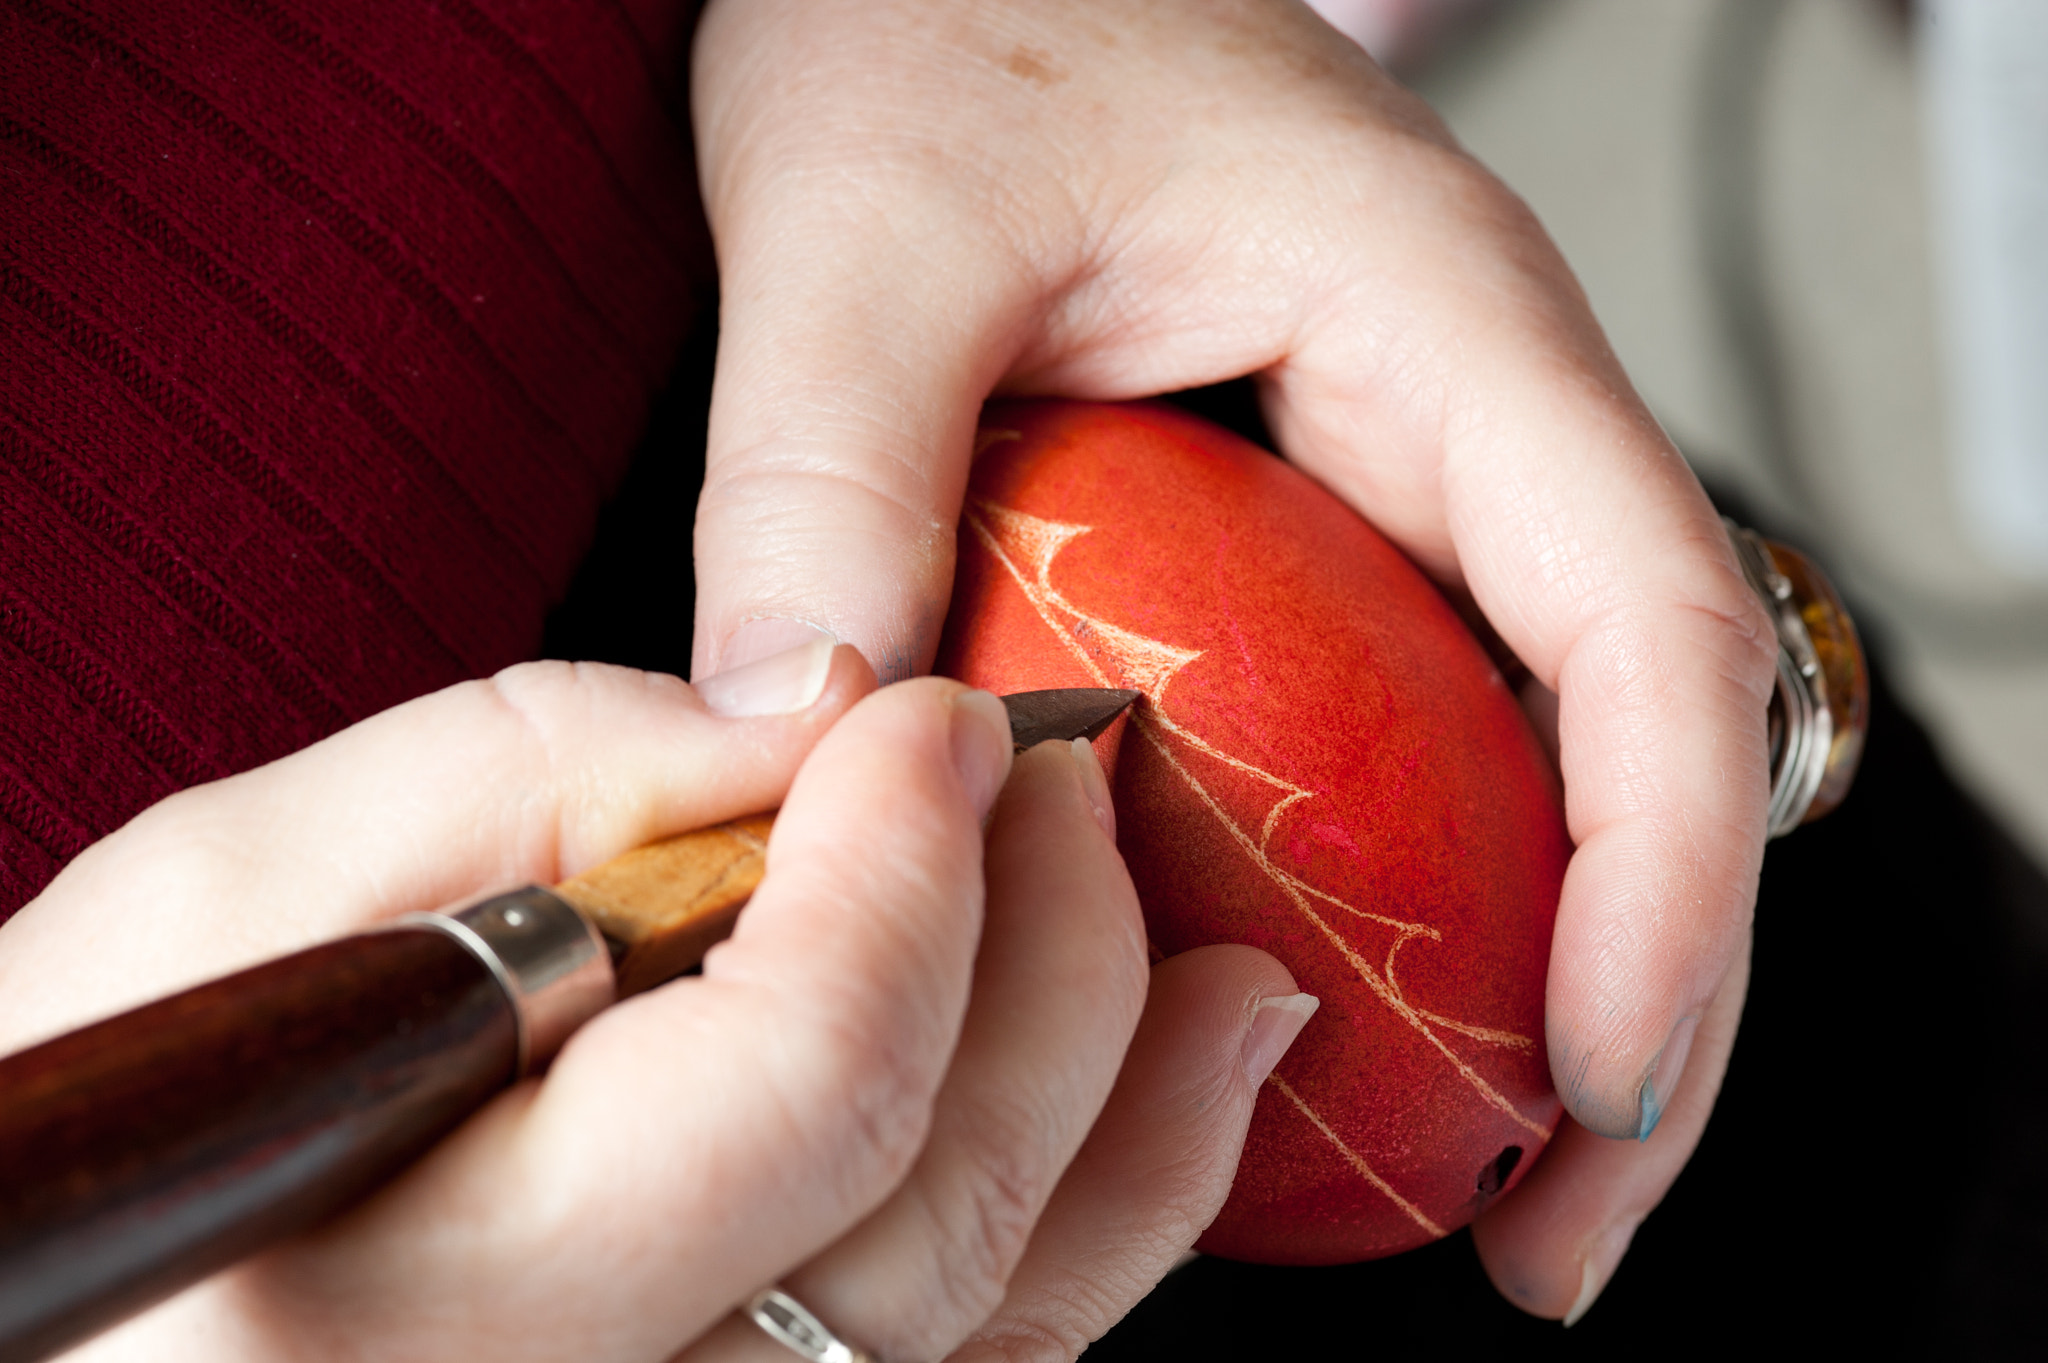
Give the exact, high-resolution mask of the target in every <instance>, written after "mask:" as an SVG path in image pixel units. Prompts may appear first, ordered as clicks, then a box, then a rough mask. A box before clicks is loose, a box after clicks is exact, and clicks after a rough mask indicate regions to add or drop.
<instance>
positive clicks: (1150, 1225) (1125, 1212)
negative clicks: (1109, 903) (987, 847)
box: [954, 946, 1316, 1363]
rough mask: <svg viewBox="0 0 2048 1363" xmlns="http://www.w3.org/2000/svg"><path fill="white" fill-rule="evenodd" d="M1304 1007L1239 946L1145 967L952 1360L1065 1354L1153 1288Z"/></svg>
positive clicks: (1233, 1160) (1219, 1186)
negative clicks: (1018, 1260) (1016, 1261)
mask: <svg viewBox="0 0 2048 1363" xmlns="http://www.w3.org/2000/svg"><path fill="white" fill-rule="evenodd" d="M1315 1003H1316V1000H1315V999H1314V998H1313V997H1312V996H1310V995H1307V994H1302V993H1298V992H1297V990H1296V986H1295V983H1294V980H1293V977H1292V976H1290V975H1289V974H1288V973H1287V970H1286V968H1285V967H1283V966H1282V965H1281V964H1280V963H1279V962H1278V961H1276V960H1274V959H1273V958H1272V957H1271V956H1268V955H1266V953H1264V952H1262V951H1256V950H1254V949H1252V948H1250V947H1234V946H1215V947H1202V948H1199V949H1197V950H1194V951H1190V952H1185V953H1183V954H1182V955H1179V956H1175V957H1173V958H1171V959H1170V960H1166V961H1162V962H1161V963H1160V964H1159V965H1157V966H1155V967H1154V968H1153V971H1152V989H1151V993H1150V996H1149V997H1148V998H1147V999H1146V1001H1145V1015H1144V1019H1143V1020H1142V1021H1141V1022H1140V1023H1139V1025H1138V1032H1137V1036H1136V1038H1135V1040H1134V1041H1133V1042H1132V1044H1131V1049H1130V1054H1129V1056H1128V1057H1127V1058H1126V1059H1125V1061H1124V1068H1123V1073H1122V1075H1121V1076H1120V1077H1119V1078H1118V1080H1117V1085H1116V1089H1115V1092H1114V1093H1112V1094H1111V1096H1110V1099H1109V1103H1108V1105H1107V1106H1106V1107H1105V1108H1104V1110H1103V1113H1102V1116H1101V1118H1100V1120H1098V1121H1097V1122H1096V1124H1095V1129H1094V1131H1093V1132H1092V1133H1090V1135H1089V1137H1088V1142H1087V1144H1086V1145H1085V1146H1083V1147H1082V1149H1081V1153H1080V1155H1079V1156H1078V1157H1077V1158H1076V1159H1075V1161H1074V1164H1073V1167H1072V1168H1071V1169H1069V1170H1068V1171H1067V1176H1066V1178H1065V1179H1063V1180H1061V1182H1060V1186H1059V1191H1058V1192H1057V1193H1055V1194H1054V1196H1053V1200H1052V1203H1051V1205H1050V1206H1048V1207H1047V1208H1046V1211H1045V1215H1044V1216H1043V1217H1041V1218H1040V1220H1039V1223H1038V1229H1037V1232H1036V1233H1035V1234H1034V1235H1033V1236H1032V1239H1031V1247H1030V1249H1029V1250H1028V1251H1027V1252H1026V1254H1025V1257H1024V1261H1023V1263H1022V1264H1021V1265H1020V1266H1019V1268H1018V1270H1017V1273H1016V1276H1015V1277H1014V1278H1012V1279H1011V1282H1010V1290H1009V1292H1008V1294H1007V1295H1006V1296H1005V1297H1004V1299H1003V1303H1002V1306H1001V1307H1000V1308H999V1309H998V1310H997V1311H996V1312H995V1314H994V1315H993V1316H992V1317H991V1318H990V1319H989V1321H988V1323H987V1324H985V1325H983V1326H982V1327H981V1328H980V1329H979V1330H977V1331H975V1333H974V1336H973V1338H972V1339H970V1340H969V1341H968V1342H967V1344H966V1345H965V1346H964V1347H963V1348H961V1349H960V1350H959V1351H958V1352H957V1353H956V1354H955V1355H954V1358H955V1359H956V1360H960V1363H969V1361H974V1363H979V1360H1005V1359H1007V1360H1012V1361H1013V1363H1015V1361H1016V1360H1023V1359H1041V1358H1060V1359H1069V1358H1073V1357H1075V1356H1076V1355H1078V1354H1079V1353H1080V1352H1081V1351H1082V1350H1083V1349H1085V1348H1086V1347H1087V1346H1088V1345H1089V1344H1090V1343H1091V1342H1093V1341H1094V1340H1096V1339H1098V1338H1100V1337H1101V1336H1102V1335H1103V1334H1104V1333H1105V1332H1106V1331H1107V1330H1108V1329H1109V1327H1110V1326H1111V1325H1114V1324H1115V1323H1116V1322H1117V1321H1119V1320H1121V1319H1122V1318H1123V1316H1124V1314H1125V1313H1126V1312H1128V1311H1129V1310H1130V1309H1131V1308H1132V1307H1133V1306H1135V1305H1136V1304H1137V1302H1138V1300H1139V1298H1141V1297H1143V1296H1144V1295H1145V1294H1146V1293H1147V1292H1149V1291H1151V1290H1152V1288H1153V1286H1154V1285H1156V1284H1157V1283H1158V1282H1159V1280H1160V1279H1161V1278H1163V1277H1165V1276H1166V1273H1167V1270H1169V1269H1170V1268H1172V1267H1173V1265H1174V1264H1175V1263H1176V1262H1178V1260H1179V1259H1180V1256H1181V1255H1182V1254H1184V1253H1185V1252H1186V1251H1187V1249H1188V1247H1189V1246H1190V1245H1192V1244H1194V1242H1195V1239H1196V1237H1198V1236H1199V1235H1200V1234H1201V1233H1202V1232H1203V1231H1204V1230H1205V1229H1207V1228H1208V1225H1209V1223H1210V1222H1211V1221H1213V1220H1215V1218H1216V1213H1217V1212H1218V1211H1220V1210H1221V1209H1222V1207H1223V1201H1224V1199H1225V1198H1226V1197H1227V1196H1229V1193H1230V1183H1231V1179H1232V1177H1233V1176H1234V1175H1235V1174H1236V1172H1237V1160H1238V1155H1239V1153H1240V1152H1241V1151H1242V1149H1243V1147H1244V1137H1245V1131H1246V1129H1247V1128H1248V1127H1249V1126H1250V1123H1251V1116H1252V1107H1253V1104H1254V1102H1255V1101H1256V1099H1257V1096H1258V1092H1259V1087H1260V1085H1261V1084H1262V1083H1264V1081H1265V1077H1266V1075H1267V1074H1268V1073H1270V1072H1271V1071H1272V1068H1273V1066H1274V1064H1275V1063H1276V1062H1277V1061H1278V1060H1279V1059H1280V1057H1281V1056H1282V1055H1283V1054H1284V1053H1285V1052H1286V1049H1287V1047H1288V1046H1289V1045H1290V1044H1291V1043H1292V1042H1293V1040H1294V1038H1295V1037H1296V1036H1297V1035H1299V1033H1300V1031H1301V1028H1302V1026H1303V1024H1305V1023H1306V1022H1307V1021H1308V1020H1309V1018H1310V1016H1311V1015H1312V1014H1313V1011H1314V1008H1315Z"/></svg>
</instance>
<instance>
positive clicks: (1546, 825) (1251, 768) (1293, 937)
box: [938, 402, 1571, 1264]
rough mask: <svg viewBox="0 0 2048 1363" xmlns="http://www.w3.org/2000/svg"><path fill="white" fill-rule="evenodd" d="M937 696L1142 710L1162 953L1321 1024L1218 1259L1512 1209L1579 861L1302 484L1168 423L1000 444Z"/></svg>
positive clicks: (1016, 428)
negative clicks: (1567, 871)
mask: <svg viewBox="0 0 2048 1363" xmlns="http://www.w3.org/2000/svg"><path fill="white" fill-rule="evenodd" d="M976 443H977V447H978V451H979V453H978V455H977V458H976V461H975V465H974V472H973V478H972V482H971V485H970V487H969V492H968V498H967V505H966V509H965V512H964V514H963V516H962V520H961V528H960V558H959V567H958V570H957V576H956V578H955V586H954V592H953V606H952V611H951V614H950V615H949V616H948V618H947V623H946V636H945V640H944V642H943V644H942V646H941V649H940V657H939V663H938V670H939V671H940V672H942V673H945V674H947V675H950V676H954V677H958V678H961V679H962V680H965V681H968V682H970V683H972V684H974V685H977V686H983V687H987V688H989V689H990V690H994V691H1026V690H1034V689H1038V688H1043V687H1060V686H1128V687H1135V688H1137V689H1138V690H1140V691H1143V692H1144V694H1145V699H1144V700H1143V701H1141V702H1140V703H1139V706H1138V707H1137V708H1136V709H1135V710H1134V711H1133V712H1132V717H1131V719H1130V721H1129V723H1128V725H1119V728H1118V730H1113V731H1112V733H1111V734H1110V735H1109V736H1107V738H1106V740H1105V743H1107V744H1113V751H1112V752H1110V753H1108V754H1106V755H1109V756H1112V757H1113V758H1114V761H1115V767H1114V771H1115V774H1114V778H1113V779H1114V785H1115V795H1116V804H1117V817H1118V839H1117V840H1118V844H1119V846H1120V847H1121V848H1122V851H1123V854H1124V858H1125V860H1126V861H1127V862H1128V863H1129V864H1130V868H1131V875H1132V877H1133V879H1134V880H1135V881H1136V883H1137V887H1138V893H1139V896H1140V898H1141V899H1142V900H1143V903H1144V910H1145V923H1146V928H1147V930H1148V931H1149V933H1150V934H1151V938H1152V943H1153V945H1154V947H1155V948H1156V949H1157V950H1158V951H1159V952H1162V953H1165V954H1167V955H1171V954H1173V953H1175V952H1180V951H1185V950H1187V949H1189V948H1191V947H1196V946H1201V945H1204V944H1207V943H1212V942H1240V943H1247V944H1249V945H1252V946H1256V947H1261V948H1264V949H1265V950H1267V951H1270V952H1272V953H1273V954H1274V955H1275V956H1277V957H1279V958H1280V959H1281V960H1282V961H1284V962H1285V963H1286V964H1287V966H1288V968H1289V969H1291V970H1292V971H1293V972H1294V976H1295V978H1296V979H1297V980H1298V981H1300V983H1301V987H1302V988H1303V989H1305V990H1307V991H1308V992H1310V993H1312V994H1315V995H1317V996H1318V997H1320V998H1321V999H1322V1008H1321V1009H1320V1011H1318V1012H1317V1013H1316V1015H1315V1017H1314V1018H1313V1019H1311V1020H1310V1022H1309V1024H1308V1027H1307V1028H1306V1029H1305V1030H1304V1031H1303V1033H1302V1035H1301V1036H1300V1038H1299V1039H1298V1040H1297V1041H1296V1042H1295V1043H1294V1046H1293V1047H1292V1049H1290V1050H1289V1051H1288V1053H1287V1055H1286V1056H1285V1057H1284V1058H1283V1059H1282V1060H1281V1062H1280V1065H1279V1067H1278V1068H1277V1069H1276V1070H1275V1071H1274V1073H1273V1076H1272V1077H1271V1078H1270V1079H1269V1080H1268V1081H1267V1083H1266V1086H1265V1088H1264V1089H1263V1090H1262V1091H1261V1093H1260V1096H1259V1100H1258V1106H1257V1109H1256V1111H1255V1114H1254V1117H1253V1120H1252V1128H1251V1135H1250V1138H1249V1140H1248V1141H1247V1143H1246V1146H1245V1152H1244V1158H1243V1161H1242V1162H1241V1163H1240V1164H1239V1166H1238V1171H1237V1181H1236V1184H1235V1186H1234V1187H1233V1189H1232V1191H1231V1195H1230V1200H1229V1203H1228V1204H1227V1205H1226V1206H1225V1207H1224V1209H1223V1212H1222V1215H1221V1216H1219V1217H1218V1218H1217V1220H1216V1222H1215V1224H1214V1225H1212V1226H1211V1227H1210V1228H1209V1231H1208V1233H1207V1234H1206V1235H1205V1236H1204V1237H1203V1239H1202V1241H1201V1246H1200V1247H1201V1248H1202V1249H1204V1250H1206V1251H1208V1252H1211V1253H1215V1254H1222V1255H1227V1256H1229V1257H1231V1258H1237V1259H1250V1260H1255V1261H1259V1262H1264V1263H1285V1264H1324V1263H1342V1262H1349V1261H1352V1260H1357V1259H1368V1258H1374V1257H1378V1256H1380V1255H1386V1254H1394V1253H1398V1252H1399V1251H1401V1250H1404V1249H1410V1248H1413V1247H1415V1246H1417V1245H1420V1244H1423V1243H1425V1242H1427V1241H1429V1240H1433V1239H1436V1238H1438V1237H1440V1236H1442V1235H1445V1234H1447V1233H1449V1232H1450V1231H1452V1230H1455V1229H1456V1228H1457V1227H1459V1226H1461V1225H1464V1224H1465V1223H1466V1222H1468V1221H1470V1220H1471V1219H1472V1218H1473V1216H1475V1215H1476V1214H1477V1213H1478V1212H1479V1210H1480V1209H1481V1208H1482V1207H1484V1206H1485V1205H1486V1203H1487V1202H1488V1201H1489V1200H1490V1199H1492V1198H1493V1197H1496V1196H1498V1195H1499V1194H1500V1193H1501V1192H1503V1191H1505V1190H1506V1189H1507V1188H1509V1187H1511V1186H1513V1185H1514V1183H1516V1182H1517V1181H1518V1180H1519V1179H1520V1178H1521V1177H1522V1176H1523V1175H1524V1174H1525V1173H1526V1172H1527V1171H1528V1169H1529V1167H1530V1165H1531V1163H1532V1162H1533V1161H1534V1159H1535V1156H1536V1155H1537V1153H1538V1152H1539V1151H1540V1150H1541V1149H1542V1148H1543V1145H1544V1143H1545V1142H1546V1141H1548V1140H1549V1138H1550V1134H1551V1132H1552V1130H1553V1129H1554V1128H1555V1126H1556V1124H1557V1122H1558V1120H1559V1116H1560V1113H1561V1106H1560V1104H1559V1102H1558V1099H1557V1096H1556V1094H1555V1093H1554V1092H1553V1091H1552V1089H1551V1084H1550V1067H1549V1062H1548V1060H1547V1058H1546V1057H1545V1055H1544V1049H1543V987H1544V976H1545V972H1546V970H1547V968H1548V964H1549V956H1550V932H1551V920H1552V917H1553V915H1554V914H1555V911H1556V907H1557V897H1558V888H1559V885H1560V883H1561V882H1562V880H1563V876H1564V867H1565V860H1566V858H1567V857H1568V856H1569V855H1570V852H1571V845H1570V842H1569V840H1568V839H1567V837H1566V834H1565V829H1564V821H1563V817H1562V815H1561V813H1560V809H1559V795H1558V789H1557V783H1556V778H1555V776H1554V774H1553V773H1552V771H1551V769H1550V767H1549V765H1548V762H1547V761H1546V759H1545V757H1544V755H1543V753H1542V750H1541V749H1540V747H1539V746H1538V744H1537V741H1536V738H1535V736H1534V735H1533V734H1532V733H1531V731H1530V729H1529V727H1528V725H1527V723H1526V722H1525V720H1524V719H1523V716H1522V713H1521V710H1520V708H1519V707H1518V706H1517V705H1516V703H1515V698H1514V696H1513V695H1512V694H1511V693H1510V692H1509V690H1508V688H1507V686H1506V685H1505V684H1504V683H1503V681H1502V679H1501V676H1500V674H1499V672H1498V671H1497V670H1496V669H1495V668H1494V667H1493V665H1492V663H1491V662H1490V661H1489V660H1488V658H1487V656H1486V654H1485V652H1484V651H1483V650H1482V649H1481V648H1480V646H1479V644H1478V642H1477V641H1476V640H1475V639H1474V638H1473V637H1472V635H1471V633H1470V632H1469V631H1468V630H1467V629H1466V628H1465V626H1464V624H1463V623H1462V622H1461V621H1460V620H1459V619H1458V617H1457V616H1456V615H1455V614H1454V613H1453V612H1452V610H1451V608H1450V606H1449V605H1448V604H1447V603H1446V602H1445V601H1444V599H1443V597H1442V596H1441V595H1439V594H1438V592H1437V591H1436V589H1435V588H1434V587H1433V586H1432V585H1431V584H1430V583H1429V582H1428V581H1427V580H1426V579H1425V578H1424V577H1423V576H1422V574H1421V573H1420V572H1418V571H1417V570H1416V568H1415V567H1414V565H1412V564H1411V563H1409V562H1408V560H1407V559H1406V558H1404V557H1403V556H1402V555H1401V554H1400V552H1399V551H1397V550H1396V549H1394V548H1393V546H1391V545H1390V544H1388V543H1387V541H1386V540H1385V539H1383V538H1381V536H1380V535H1379V534H1378V532H1376V531H1375V530H1374V529H1373V528H1372V527H1371V526H1369V525H1368V524H1366V522H1365V521H1364V520H1363V519H1361V518H1360V517H1359V516H1358V515H1357V513H1355V512H1353V511H1352V510H1350V509H1349V508H1348V507H1346V506H1344V505H1343V504H1342V503H1341V502H1339V501H1338V500H1337V499H1336V498H1335V497H1333V496H1331V495H1330V494H1329V493H1328V492H1326V491H1324V490H1323V488H1322V487H1320V486H1319V485H1318V484H1316V483H1315V482H1313V481H1311V480H1310V479H1308V478H1307V477H1305V476H1303V475H1302V474H1301V473H1300V472H1299V471H1297V470H1296V469H1294V468H1293V467H1291V466H1290V465H1288V464H1286V463H1284V462H1283V461H1281V460H1279V459H1276V458H1274V457H1273V456H1271V455H1269V454H1266V453H1265V452H1264V451H1261V450H1259V449H1257V448H1255V447H1254V446H1252V445H1249V444H1247V443H1246V442H1244V441H1242V440H1240V439H1238V438H1237V437H1235V436H1233V435H1231V434H1229V433H1228V432H1225V431H1223V430H1220V429H1218V428H1216V427H1214V426H1212V425H1209V424H1208V423H1206V422H1203V421H1200V420H1198V419H1196V418H1194V417H1191V416H1188V415H1186V414H1184V413H1181V412H1179V411H1177V410H1175V409H1173V408H1170V407H1166V406H1162V405H1158V404H1150V403H1145V404H1134V405H1125V406H1110V405H1102V404H1092V403H1077V402H1031V403H999V404H994V405H991V406H990V407H989V408H988V410H987V411H986V412H985V413H984V415H983V418H982V430H981V432H980V436H979V438H978V440H977V442H976Z"/></svg>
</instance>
